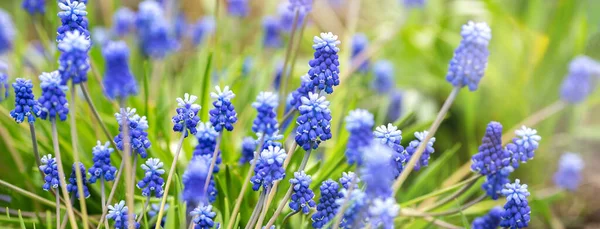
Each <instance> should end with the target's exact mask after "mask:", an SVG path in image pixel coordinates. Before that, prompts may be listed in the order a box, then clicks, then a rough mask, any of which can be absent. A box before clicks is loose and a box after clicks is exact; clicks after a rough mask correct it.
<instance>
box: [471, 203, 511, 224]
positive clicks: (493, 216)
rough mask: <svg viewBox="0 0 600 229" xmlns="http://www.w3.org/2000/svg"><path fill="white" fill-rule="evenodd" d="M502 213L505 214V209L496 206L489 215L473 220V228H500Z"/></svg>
mask: <svg viewBox="0 0 600 229" xmlns="http://www.w3.org/2000/svg"><path fill="white" fill-rule="evenodd" d="M502 214H504V209H502V208H501V207H494V208H492V209H491V210H490V212H489V213H488V214H487V215H484V216H482V217H478V218H476V219H475V220H473V224H472V225H471V228H473V229H490V228H498V226H500V220H502Z"/></svg>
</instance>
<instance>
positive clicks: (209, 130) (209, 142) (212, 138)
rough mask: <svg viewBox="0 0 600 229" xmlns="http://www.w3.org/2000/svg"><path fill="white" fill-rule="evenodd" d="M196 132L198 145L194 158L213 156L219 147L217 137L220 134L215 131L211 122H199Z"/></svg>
mask: <svg viewBox="0 0 600 229" xmlns="http://www.w3.org/2000/svg"><path fill="white" fill-rule="evenodd" d="M196 131H197V132H196V139H197V140H198V145H196V147H195V148H194V153H193V156H194V157H196V156H203V155H210V156H212V155H213V152H214V151H215V147H216V145H217V137H218V136H219V133H218V132H217V131H215V128H213V126H212V125H211V124H210V122H199V123H198V128H196ZM218 159H220V158H218ZM219 161H220V160H219Z"/></svg>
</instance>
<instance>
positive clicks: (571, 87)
mask: <svg viewBox="0 0 600 229" xmlns="http://www.w3.org/2000/svg"><path fill="white" fill-rule="evenodd" d="M599 76H600V63H598V62H597V61H595V60H593V59H592V58H589V57H587V56H578V57H576V58H575V59H573V60H572V61H571V63H570V64H569V74H568V75H567V76H566V77H565V79H564V80H563V83H562V85H561V88H560V97H561V98H562V100H564V101H567V102H569V103H579V102H582V101H583V100H585V99H586V98H587V97H588V96H589V95H590V94H592V92H594V89H595V88H596V82H597V81H598V77H599Z"/></svg>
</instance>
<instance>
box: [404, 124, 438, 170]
mask: <svg viewBox="0 0 600 229" xmlns="http://www.w3.org/2000/svg"><path fill="white" fill-rule="evenodd" d="M427 134H429V132H427V131H423V132H415V138H416V139H415V140H412V141H411V142H410V143H408V147H406V153H407V154H408V158H411V157H412V155H413V154H414V153H415V152H416V151H417V148H419V145H420V144H421V142H422V141H423V139H425V137H426V136H427ZM434 142H435V138H434V137H432V138H431V139H429V141H428V142H427V146H426V147H425V150H424V151H423V154H422V155H421V158H419V160H417V163H416V164H415V170H419V169H421V167H427V165H429V156H430V155H431V154H432V153H433V152H435V149H433V143H434Z"/></svg>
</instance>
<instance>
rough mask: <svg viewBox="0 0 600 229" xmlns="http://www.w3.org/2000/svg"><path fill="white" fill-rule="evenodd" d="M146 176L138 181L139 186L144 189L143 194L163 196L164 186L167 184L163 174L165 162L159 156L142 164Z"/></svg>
mask: <svg viewBox="0 0 600 229" xmlns="http://www.w3.org/2000/svg"><path fill="white" fill-rule="evenodd" d="M142 169H143V170H144V178H142V180H140V181H139V182H138V183H137V185H136V186H137V187H138V188H139V189H141V190H142V196H152V193H154V196H155V197H157V198H160V197H162V196H163V193H164V191H163V186H164V184H165V181H164V179H163V178H162V175H163V174H164V173H165V170H164V169H163V163H162V162H161V161H160V160H159V159H157V158H149V159H148V160H147V161H146V163H145V164H142Z"/></svg>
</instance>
